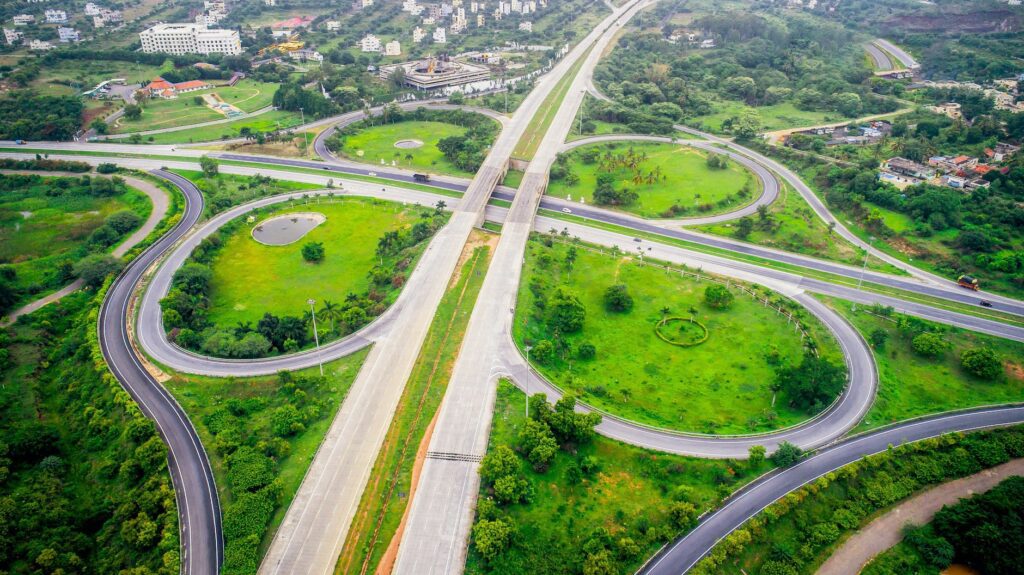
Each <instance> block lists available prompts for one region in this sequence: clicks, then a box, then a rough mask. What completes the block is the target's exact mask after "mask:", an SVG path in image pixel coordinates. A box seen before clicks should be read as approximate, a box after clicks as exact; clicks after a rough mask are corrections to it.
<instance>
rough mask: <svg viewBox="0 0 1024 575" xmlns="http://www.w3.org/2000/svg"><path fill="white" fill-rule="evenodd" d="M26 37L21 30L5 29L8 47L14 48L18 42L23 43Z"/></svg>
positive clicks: (5, 39) (5, 40)
mask: <svg viewBox="0 0 1024 575" xmlns="http://www.w3.org/2000/svg"><path fill="white" fill-rule="evenodd" d="M24 37H25V35H24V34H22V33H21V31H19V30H12V29H10V28H4V42H7V45H8V46H13V45H15V44H17V43H18V42H21V41H22V39H23V38H24Z"/></svg>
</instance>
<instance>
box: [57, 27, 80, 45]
mask: <svg viewBox="0 0 1024 575" xmlns="http://www.w3.org/2000/svg"><path fill="white" fill-rule="evenodd" d="M57 36H59V37H60V41H61V42H78V41H79V40H80V39H81V38H80V37H79V35H78V30H75V29H74V28H66V27H64V26H61V27H59V28H57Z"/></svg>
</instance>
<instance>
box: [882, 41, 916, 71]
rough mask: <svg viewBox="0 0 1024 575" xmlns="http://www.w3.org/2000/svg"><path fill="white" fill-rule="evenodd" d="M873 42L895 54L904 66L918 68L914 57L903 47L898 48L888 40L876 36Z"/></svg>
mask: <svg viewBox="0 0 1024 575" xmlns="http://www.w3.org/2000/svg"><path fill="white" fill-rule="evenodd" d="M874 43H875V44H876V45H878V47H879V48H882V49H883V50H885V51H886V52H888V53H890V54H892V55H893V56H895V57H896V59H897V60H899V61H900V64H901V65H902V66H903V67H904V68H919V67H920V66H921V65H920V64H918V63H917V60H915V59H914V57H913V56H911V55H910V54H908V53H907V52H906V51H905V50H904V49H903V48H900V47H899V46H897V45H896V44H893V43H892V42H890V41H888V40H885V39H882V38H878V39H877V40H875V41H874Z"/></svg>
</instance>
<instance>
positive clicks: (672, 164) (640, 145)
mask: <svg viewBox="0 0 1024 575" xmlns="http://www.w3.org/2000/svg"><path fill="white" fill-rule="evenodd" d="M630 151H631V152H632V154H630V153H629V152H630ZM630 157H632V158H635V160H636V161H635V164H634V163H633V162H631V161H629V158H630ZM708 157H709V156H708V153H707V152H704V151H701V150H697V149H694V148H690V147H688V146H680V145H675V144H659V143H645V142H625V143H606V144H593V145H590V146H583V147H581V148H577V149H576V150H573V151H572V152H570V153H569V154H568V156H567V160H566V162H565V164H564V169H565V170H566V172H567V173H572V174H575V175H576V176H578V181H577V180H575V179H574V180H569V179H568V178H567V177H559V178H557V179H556V178H555V177H552V181H551V184H550V185H549V186H548V189H547V192H546V193H548V194H550V195H552V196H558V197H563V198H564V197H569V196H571V197H572V199H573V200H580V199H584V200H586V203H587V204H594V203H596V202H595V201H594V190H595V188H596V187H597V177H598V175H600V174H606V173H607V174H611V175H612V176H613V177H614V178H615V183H614V187H615V188H616V189H623V188H624V189H628V190H631V191H633V192H636V194H637V195H638V196H639V197H638V199H637V200H636V201H635V202H632V203H630V204H626V205H624V206H620V207H619V209H622V210H624V211H627V212H630V213H634V214H637V215H639V216H642V217H645V218H673V217H682V216H686V215H698V214H703V215H711V214H717V213H724V212H729V211H732V210H735V209H736V208H738V207H740V206H741V205H744V204H748V203H750V202H751V201H752V200H753V199H754V198H755V197H757V191H758V188H759V185H758V182H757V180H756V179H755V178H754V175H753V174H751V173H750V172H749V171H747V170H746V169H745V168H744V167H743V166H741V165H739V164H737V163H736V162H734V161H731V160H727V163H726V164H725V166H724V167H721V168H712V167H710V166H709V165H708ZM718 157H720V158H725V156H718ZM620 158H624V159H622V160H621V161H620ZM559 171H562V167H561V166H555V167H553V168H552V173H553V174H554V173H555V172H559ZM570 181H572V182H573V183H570Z"/></svg>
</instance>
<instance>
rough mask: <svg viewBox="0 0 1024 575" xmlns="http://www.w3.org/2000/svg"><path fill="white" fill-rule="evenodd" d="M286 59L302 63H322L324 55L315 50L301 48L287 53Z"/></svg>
mask: <svg viewBox="0 0 1024 575" xmlns="http://www.w3.org/2000/svg"><path fill="white" fill-rule="evenodd" d="M288 57H289V58H291V59H292V60H300V61H302V62H323V61H324V55H323V54H321V53H320V52H317V51H316V50H310V49H309V48H303V49H301V50H293V51H291V52H289V53H288Z"/></svg>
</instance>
